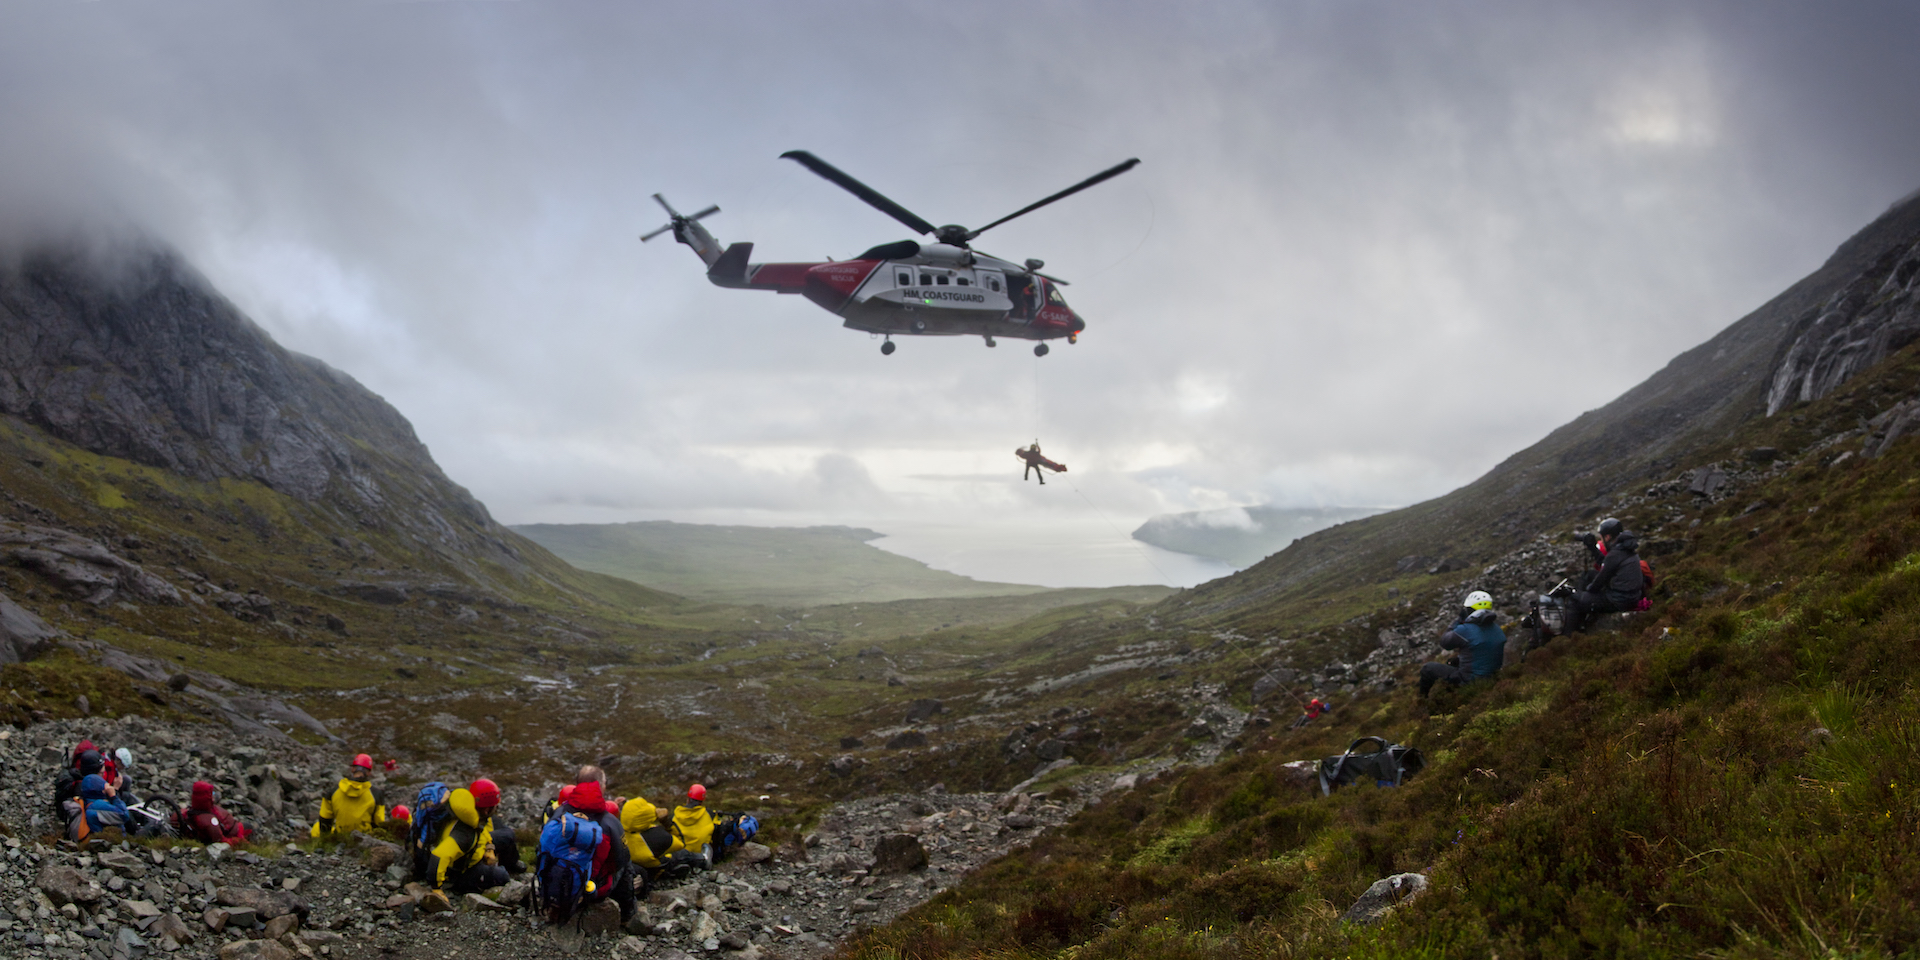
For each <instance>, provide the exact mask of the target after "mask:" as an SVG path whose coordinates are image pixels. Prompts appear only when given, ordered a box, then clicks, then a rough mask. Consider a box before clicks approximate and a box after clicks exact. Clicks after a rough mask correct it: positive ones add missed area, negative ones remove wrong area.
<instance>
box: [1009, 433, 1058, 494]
mask: <svg viewBox="0 0 1920 960" xmlns="http://www.w3.org/2000/svg"><path fill="white" fill-rule="evenodd" d="M1013 455H1014V456H1016V457H1019V458H1020V460H1021V462H1023V463H1025V464H1026V465H1027V466H1026V469H1024V470H1021V471H1020V481H1021V482H1022V483H1025V482H1026V479H1027V475H1028V474H1032V475H1034V476H1037V477H1039V478H1040V485H1041V486H1043V487H1044V486H1046V485H1047V474H1046V470H1052V471H1053V472H1054V473H1066V472H1067V465H1066V464H1064V463H1054V462H1053V461H1052V460H1048V459H1047V458H1046V457H1044V456H1041V454H1040V441H1038V440H1035V441H1034V442H1033V446H1031V447H1016V448H1014V451H1013ZM1043 467H1044V468H1045V470H1043V469H1042V468H1043Z"/></svg>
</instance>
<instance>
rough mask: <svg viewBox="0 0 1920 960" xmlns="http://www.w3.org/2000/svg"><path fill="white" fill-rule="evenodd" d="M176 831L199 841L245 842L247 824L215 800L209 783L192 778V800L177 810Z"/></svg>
mask: <svg viewBox="0 0 1920 960" xmlns="http://www.w3.org/2000/svg"><path fill="white" fill-rule="evenodd" d="M180 821H181V823H180V827H181V829H180V832H181V833H183V834H185V835H187V836H189V837H192V838H193V839H195V840H198V841H200V842H201V843H245V842H246V841H247V825H246V824H244V823H241V822H240V821H239V820H237V819H235V818H234V816H233V814H231V813H228V812H227V811H226V810H224V809H222V808H221V807H220V805H219V804H218V803H217V802H215V798H214V795H213V784H211V783H208V782H206V781H205V780H196V781H194V784H193V799H192V800H191V801H189V802H188V803H187V808H186V809H185V810H182V811H180Z"/></svg>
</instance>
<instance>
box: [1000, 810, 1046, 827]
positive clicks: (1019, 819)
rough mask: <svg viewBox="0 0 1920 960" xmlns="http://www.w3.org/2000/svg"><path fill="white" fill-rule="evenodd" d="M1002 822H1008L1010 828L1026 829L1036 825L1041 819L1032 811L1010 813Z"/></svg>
mask: <svg viewBox="0 0 1920 960" xmlns="http://www.w3.org/2000/svg"><path fill="white" fill-rule="evenodd" d="M1000 822H1001V823H1004V824H1006V825H1007V826H1008V827H1009V828H1010V829H1014V830H1026V829H1028V828H1030V827H1033V826H1035V825H1036V824H1038V823H1039V822H1040V821H1038V820H1035V819H1034V818H1033V814H1030V813H1009V814H1007V816H1006V819H1004V820H1002V821H1000Z"/></svg>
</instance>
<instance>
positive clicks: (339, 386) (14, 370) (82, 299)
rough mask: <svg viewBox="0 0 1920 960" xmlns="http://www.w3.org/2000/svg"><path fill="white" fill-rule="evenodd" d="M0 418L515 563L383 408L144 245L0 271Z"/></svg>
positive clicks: (43, 255)
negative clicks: (256, 485)
mask: <svg viewBox="0 0 1920 960" xmlns="http://www.w3.org/2000/svg"><path fill="white" fill-rule="evenodd" d="M0 413H3V414H7V415H11V416H13V417H17V418H19V419H20V420H23V421H25V422H27V423H29V424H31V425H33V426H35V427H38V428H39V429H41V430H44V431H45V432H47V433H49V434H51V435H53V436H54V437H57V438H59V439H61V440H65V441H67V442H69V443H72V444H75V445H76V446H79V447H81V448H83V449H85V450H88V451H90V452H93V453H98V454H103V455H107V456H113V457H120V458H123V459H127V460H131V461H134V462H136V463H141V464H146V465H149V466H154V467H160V468H163V469H166V470H171V471H174V472H177V473H181V474H184V475H187V476H190V477H194V478H197V479H202V480H213V479H222V478H235V479H248V480H256V481H259V482H261V483H264V484H266V485H268V486H270V487H272V488H273V489H275V490H277V491H279V492H281V493H284V494H287V495H289V496H292V497H295V498H297V499H299V500H302V501H305V502H308V503H310V504H313V505H315V506H320V507H324V508H328V509H330V510H332V511H334V512H337V513H339V514H341V515H342V516H343V518H346V519H353V520H358V521H360V522H361V524H362V525H372V524H374V523H375V522H378V523H380V524H381V525H386V524H393V525H397V526H399V527H400V528H402V529H404V530H405V531H406V532H407V533H408V534H410V535H411V536H412V537H413V538H414V539H416V540H418V541H420V542H421V543H422V544H423V545H429V546H431V547H432V548H434V549H436V550H437V551H438V552H441V553H443V554H447V555H453V556H459V555H468V554H472V553H475V552H478V553H480V554H483V555H486V556H488V557H489V558H490V559H493V560H496V561H501V560H506V561H511V560H513V559H514V558H515V557H516V555H517V552H516V550H515V548H513V547H512V546H510V545H508V543H507V542H506V541H505V540H504V539H503V538H502V530H501V528H499V527H498V525H496V524H495V523H494V522H493V519H492V518H491V517H490V516H489V515H488V514H487V510H486V508H485V507H484V506H482V505H481V504H480V503H479V502H478V501H477V500H475V499H474V498H473V497H472V496H471V495H470V494H468V492H467V491H466V490H465V489H463V488H461V487H460V486H459V485H457V484H455V483H453V482H452V481H451V480H449V479H447V477H446V475H445V474H444V473H442V472H441V471H440V468H439V467H438V466H437V465H436V464H435V463H434V462H433V458H432V457H431V456H430V455H429V454H428V452H427V448H426V447H425V445H423V444H422V443H421V442H420V440H419V438H418V437H416V436H415V435H414V432H413V428H412V426H411V425H410V424H408V423H407V421H406V419H405V418H404V417H402V416H401V415H400V414H399V412H398V411H396V410H394V409H393V407H392V406H390V405H389V404H387V403H386V401H384V400H382V399H380V397H378V396H376V395H374V394H373V393H372V392H370V391H368V390H367V389H366V388H365V387H363V386H361V385H360V384H359V383H357V382H355V381H354V380H353V378H351V377H349V376H347V375H346V374H344V373H341V372H340V371H338V370H335V369H333V368H331V367H329V366H327V365H326V364H324V363H321V362H320V361H318V360H315V359H313V358H311V357H305V356H301V355H299V354H296V353H293V352H291V351H288V350H286V349H284V348H282V347H280V346H279V345H278V344H276V343H274V342H273V340H272V339H271V338H269V337H268V336H267V335H266V334H265V333H264V332H263V331H262V330H260V328H259V327H257V326H255V325H254V324H253V323H252V322H251V321H249V320H248V319H247V318H246V317H245V316H243V315H241V314H240V312H239V311H238V310H237V309H235V308H234V306H233V305H232V304H231V303H229V302H227V301H226V300H225V299H223V298H222V297H220V296H219V295H218V294H217V293H215V292H214V291H213V290H212V289H211V288H210V287H209V286H208V284H207V282H206V281H205V280H204V279H203V278H202V277H200V276H199V275H198V274H197V273H195V272H194V271H193V270H191V269H190V268H189V267H187V266H186V265H185V264H184V263H182V262H181V261H180V259H179V258H178V257H177V256H176V255H174V254H172V253H171V252H169V251H166V250H163V249H160V248H158V247H156V246H153V245H136V246H132V247H122V248H120V249H117V250H114V251H112V252H111V253H101V252H99V251H97V250H94V251H82V250H79V249H75V248H67V249H45V248H43V249H40V250H38V251H35V252H31V253H27V254H24V255H17V256H15V257H13V258H12V259H10V260H9V261H8V262H6V263H4V264H0Z"/></svg>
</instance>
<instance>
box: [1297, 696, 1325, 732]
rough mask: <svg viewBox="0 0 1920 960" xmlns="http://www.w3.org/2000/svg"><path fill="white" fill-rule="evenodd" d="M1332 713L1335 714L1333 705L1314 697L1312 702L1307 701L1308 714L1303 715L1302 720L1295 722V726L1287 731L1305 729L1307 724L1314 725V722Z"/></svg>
mask: <svg viewBox="0 0 1920 960" xmlns="http://www.w3.org/2000/svg"><path fill="white" fill-rule="evenodd" d="M1332 712H1333V704H1331V703H1328V702H1326V701H1325V700H1322V699H1320V698H1319V697H1314V698H1313V699H1312V700H1309V701H1307V712H1305V713H1303V714H1301V715H1300V718H1299V719H1297V720H1295V721H1293V725H1292V726H1290V727H1288V728H1287V729H1289V730H1298V729H1300V728H1301V727H1304V726H1306V725H1307V724H1309V723H1312V722H1313V721H1315V720H1318V719H1320V718H1321V717H1322V716H1325V715H1326V714H1329V713H1332Z"/></svg>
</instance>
